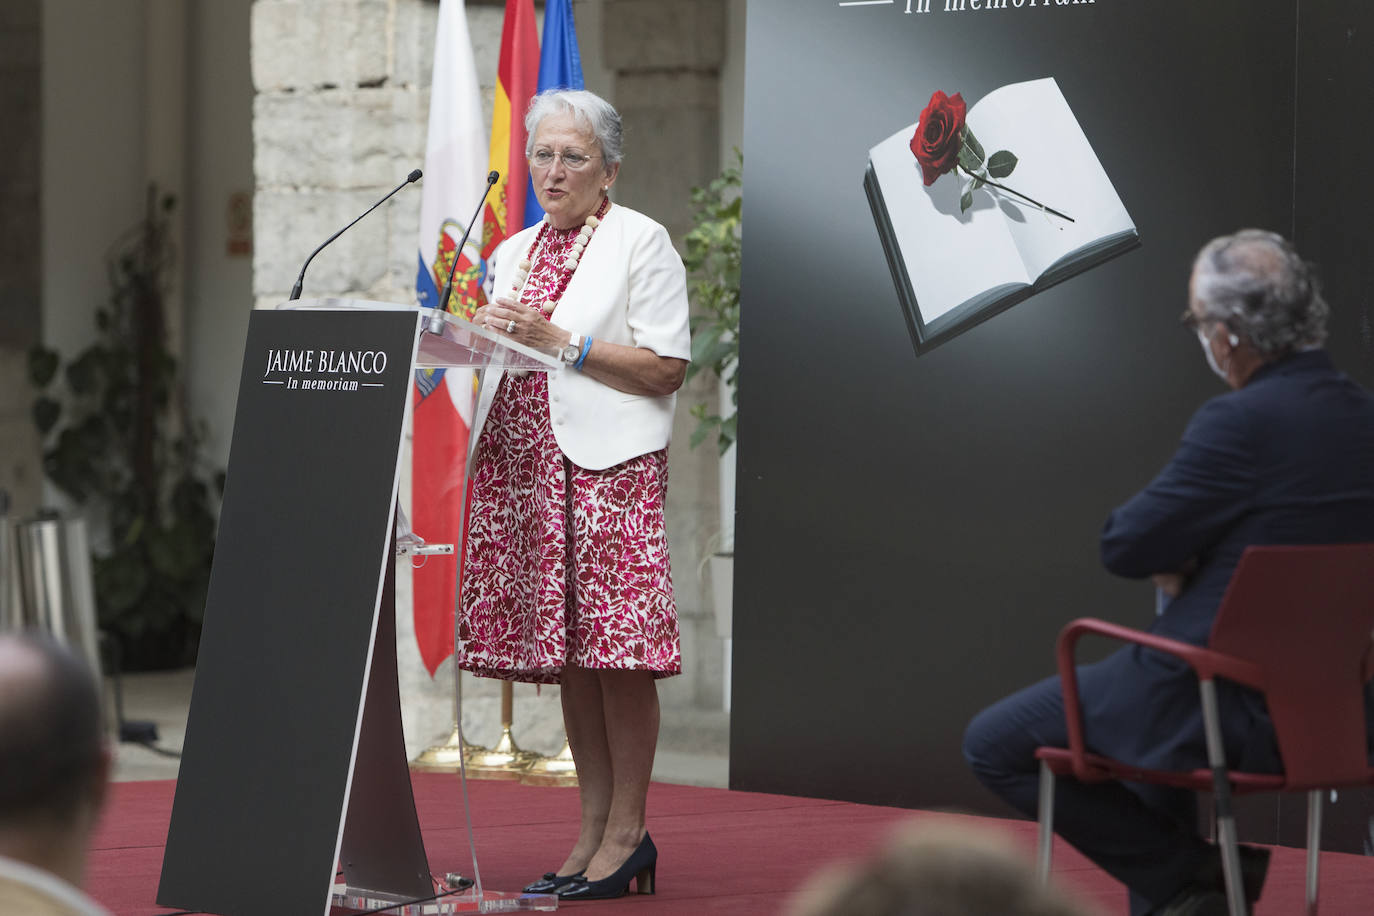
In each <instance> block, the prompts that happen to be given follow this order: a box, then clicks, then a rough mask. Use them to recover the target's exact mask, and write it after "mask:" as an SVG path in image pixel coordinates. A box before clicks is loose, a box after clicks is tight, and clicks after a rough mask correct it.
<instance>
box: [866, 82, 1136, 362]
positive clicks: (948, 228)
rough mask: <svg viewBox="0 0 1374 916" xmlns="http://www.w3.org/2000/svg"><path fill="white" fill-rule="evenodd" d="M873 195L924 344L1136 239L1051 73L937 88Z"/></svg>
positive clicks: (884, 148) (900, 287) (883, 153)
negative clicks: (995, 85)
mask: <svg viewBox="0 0 1374 916" xmlns="http://www.w3.org/2000/svg"><path fill="white" fill-rule="evenodd" d="M864 190H865V191H866V193H867V195H868V202H869V205H870V207H871V208H872V210H873V220H874V223H875V224H876V226H877V229H878V237H879V239H880V240H881V242H882V245H883V250H884V253H885V254H886V255H887V262H888V266H889V268H890V269H891V271H892V279H893V283H894V284H895V286H896V288H897V295H898V298H899V299H900V301H901V304H902V308H903V313H904V316H905V318H906V321H907V326H908V328H909V329H910V331H911V335H912V342H913V344H914V345H915V348H916V352H917V353H924V352H926V351H928V350H930V349H931V348H932V347H934V346H936V345H938V344H940V343H943V342H945V341H947V340H949V339H950V338H951V337H954V336H955V335H957V334H960V333H962V332H964V331H966V330H968V329H969V328H971V327H973V326H974V325H976V324H978V323H980V322H982V321H985V320H987V319H988V318H990V317H992V316H993V315H996V314H997V313H998V312H1001V311H1003V310H1005V309H1007V308H1010V307H1011V306H1013V305H1015V304H1016V303H1018V302H1021V301H1023V300H1025V299H1027V298H1029V297H1030V296H1033V295H1035V294H1036V293H1038V292H1041V291H1042V290H1045V289H1047V288H1049V287H1051V286H1053V285H1055V284H1056V283H1061V282H1063V281H1064V280H1066V279H1068V278H1069V277H1072V276H1074V275H1075V274H1079V273H1082V272H1083V271H1085V270H1088V269H1090V268H1092V267H1095V266H1096V265H1098V264H1101V263H1102V262H1104V261H1106V260H1108V259H1110V258H1113V257H1115V256H1117V255H1119V254H1122V253H1124V252H1126V251H1129V250H1130V249H1132V248H1134V247H1136V246H1137V245H1139V244H1140V237H1139V234H1138V233H1137V231H1136V228H1135V224H1134V223H1133V222H1132V221H1131V217H1130V214H1128V213H1127V212H1126V208H1125V206H1124V205H1123V204H1122V202H1121V198H1120V197H1119V196H1118V195H1117V193H1116V189H1115V188H1114V187H1113V186H1112V182H1111V180H1110V179H1109V178H1108V177H1107V173H1106V172H1105V171H1104V170H1103V168H1102V164H1101V163H1100V162H1099V161H1098V159H1097V156H1096V154H1094V153H1093V149H1092V146H1091V145H1090V144H1089V143H1088V138H1087V137H1086V136H1085V135H1084V133H1083V129H1082V128H1081V127H1080V126H1079V124H1078V120H1077V119H1076V118H1075V117H1074V115H1073V112H1072V110H1070V108H1069V105H1068V102H1067V101H1065V99H1064V96H1063V93H1061V92H1060V90H1059V85H1058V84H1057V83H1056V82H1055V81H1054V79H1053V78H1046V79H1038V80H1031V81H1029V82H1024V83H1012V84H1010V85H1007V86H1003V87H1001V88H1000V89H995V90H993V91H992V92H989V93H988V94H987V95H985V96H984V97H983V98H981V99H979V100H978V101H977V103H975V104H974V105H972V106H966V105H965V102H964V99H963V98H962V96H961V95H960V94H959V93H954V94H953V95H946V94H945V93H944V92H943V91H936V92H935V93H934V94H932V96H931V97H930V101H929V104H927V106H926V108H925V110H924V111H922V112H921V117H920V118H919V119H918V120H917V122H916V123H914V124H908V125H907V126H906V127H903V128H902V129H901V130H899V131H897V132H896V133H894V134H892V136H890V137H888V138H887V139H886V140H883V141H882V142H881V143H879V144H878V145H877V146H874V147H873V148H872V149H871V150H869V155H868V168H867V170H866V172H865V175H864Z"/></svg>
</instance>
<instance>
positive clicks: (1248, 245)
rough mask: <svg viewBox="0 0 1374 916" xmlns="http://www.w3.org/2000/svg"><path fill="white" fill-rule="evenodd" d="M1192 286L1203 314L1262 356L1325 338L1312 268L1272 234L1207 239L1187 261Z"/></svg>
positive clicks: (1326, 310)
mask: <svg viewBox="0 0 1374 916" xmlns="http://www.w3.org/2000/svg"><path fill="white" fill-rule="evenodd" d="M1193 284H1194V285H1193V294H1194V295H1195V296H1196V297H1197V299H1198V301H1199V302H1200V303H1201V305H1202V309H1203V312H1204V314H1205V315H1206V316H1207V317H1209V318H1213V319H1216V320H1217V321H1220V322H1222V323H1223V324H1225V325H1226V327H1228V328H1229V329H1230V330H1231V332H1232V333H1234V334H1239V335H1240V336H1242V337H1244V338H1245V339H1246V340H1248V341H1249V342H1250V345H1251V346H1253V347H1254V348H1255V349H1256V350H1258V351H1259V353H1260V355H1261V356H1263V357H1264V358H1265V359H1274V358H1276V357H1279V356H1283V355H1285V354H1287V353H1291V352H1292V351H1294V350H1297V349H1300V348H1302V347H1314V346H1321V345H1322V344H1323V343H1325V342H1326V318H1327V315H1328V314H1329V313H1330V309H1329V308H1327V305H1326V301H1325V300H1324V299H1322V295H1321V290H1320V288H1319V284H1318V282H1317V278H1316V276H1315V270H1314V268H1313V266H1312V265H1311V264H1308V263H1307V262H1306V261H1304V260H1303V259H1302V258H1301V257H1300V256H1299V255H1298V252H1297V250H1296V249H1295V248H1294V247H1293V246H1292V245H1291V244H1289V242H1288V241H1287V240H1286V239H1284V237H1283V236H1281V235H1279V234H1277V233H1274V232H1266V231H1264V230H1262V229H1242V230H1241V231H1239V232H1237V233H1235V234H1234V235H1224V236H1221V237H1220V238H1215V239H1213V240H1212V241H1210V242H1208V243H1207V244H1206V245H1204V246H1203V248H1202V251H1200V252H1199V253H1198V256H1197V260H1196V261H1195V262H1194V264H1193Z"/></svg>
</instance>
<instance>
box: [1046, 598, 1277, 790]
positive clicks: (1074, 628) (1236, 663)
mask: <svg viewBox="0 0 1374 916" xmlns="http://www.w3.org/2000/svg"><path fill="white" fill-rule="evenodd" d="M1087 635H1093V636H1105V637H1107V638H1108V639H1116V640H1118V641H1121V642H1128V643H1134V644H1135V645H1139V646H1144V647H1146V648H1148V649H1154V650H1156V651H1158V652H1163V653H1165V654H1167V655H1172V656H1174V657H1175V658H1179V659H1182V660H1183V661H1185V662H1187V663H1188V664H1189V665H1190V666H1191V667H1192V669H1193V671H1194V672H1195V673H1196V674H1197V676H1198V680H1199V681H1206V680H1212V679H1214V678H1216V677H1218V676H1220V677H1224V678H1226V679H1227V680H1230V681H1235V682H1236V683H1239V684H1242V685H1244V686H1246V687H1252V688H1254V689H1256V690H1263V689H1264V686H1265V684H1264V680H1265V679H1264V669H1262V668H1261V667H1260V666H1259V665H1256V664H1255V663H1253V662H1248V661H1245V660H1244V659H1240V658H1236V657H1235V656H1231V655H1223V654H1222V653H1220V652H1214V651H1212V650H1211V649H1207V648H1204V647H1202V646H1195V645H1192V644H1191V643H1186V642H1181V641H1179V640H1177V639H1169V638H1168V637H1166V636H1156V635H1154V634H1153V633H1146V632H1145V631H1143V630H1137V629H1134V628H1132V627H1123V626H1121V625H1119V624H1115V623H1109V622H1107V621H1105V620H1098V619H1096V618H1093V617H1080V618H1078V619H1077V620H1073V621H1070V622H1069V624H1068V625H1067V626H1065V627H1064V629H1063V630H1061V631H1060V633H1059V639H1058V641H1057V643H1056V645H1055V655H1056V658H1057V661H1058V666H1059V683H1060V689H1061V690H1062V691H1063V693H1064V719H1065V725H1066V726H1067V730H1068V735H1069V751H1070V752H1071V753H1072V755H1073V770H1074V775H1075V776H1077V777H1078V778H1080V779H1087V778H1088V776H1089V775H1090V772H1089V768H1088V766H1087V763H1086V761H1085V760H1084V756H1083V755H1084V754H1085V753H1086V746H1085V743H1084V738H1083V712H1082V705H1081V703H1080V702H1079V699H1078V673H1077V670H1076V668H1077V666H1076V664H1075V662H1074V653H1075V649H1076V648H1077V645H1078V640H1079V639H1081V638H1082V637H1083V636H1087Z"/></svg>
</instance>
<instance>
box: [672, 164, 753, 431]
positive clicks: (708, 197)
mask: <svg viewBox="0 0 1374 916" xmlns="http://www.w3.org/2000/svg"><path fill="white" fill-rule="evenodd" d="M743 165H744V161H743V158H742V157H741V156H740V153H739V150H735V165H733V166H730V167H728V168H726V169H725V170H724V171H722V172H721V174H720V175H719V176H718V177H717V178H715V179H714V180H712V181H711V183H710V184H709V185H707V186H706V187H704V188H693V189H692V203H693V204H694V205H695V206H696V214H695V216H694V217H693V226H692V230H691V231H690V232H688V233H687V237H686V245H687V254H686V256H685V257H684V258H683V259H682V260H683V263H684V264H685V265H686V267H687V278H688V279H687V293H688V296H689V297H690V298H691V300H692V307H693V310H694V312H695V314H694V315H693V316H692V363H691V365H690V366H688V367H687V379H688V380H689V381H690V380H691V379H692V378H693V377H694V376H695V375H696V374H697V373H699V372H703V371H706V372H710V373H711V374H713V375H715V376H716V377H717V378H718V379H720V382H721V385H722V389H723V393H724V397H723V398H722V399H721V400H722V405H720V406H719V407H715V406H713V405H710V404H707V403H706V402H701V403H698V404H695V405H693V406H692V416H694V417H696V418H697V427H696V429H695V430H694V431H693V432H692V438H691V445H692V447H693V448H695V447H697V446H698V445H700V444H701V443H702V442H704V441H706V439H707V438H708V437H709V436H710V435H711V434H712V433H714V434H715V438H716V446H717V448H718V449H719V450H720V454H721V455H724V454H725V453H726V452H727V451H729V449H730V446H731V445H733V444H734V442H735V410H736V408H737V406H738V404H739V391H738V376H737V372H738V369H739V281H740V256H741V250H742V249H741V246H740V228H741V225H742V224H741V219H740V215H741V201H742V198H741V197H740V186H741V183H740V181H741V180H740V170H741V168H742V167H743Z"/></svg>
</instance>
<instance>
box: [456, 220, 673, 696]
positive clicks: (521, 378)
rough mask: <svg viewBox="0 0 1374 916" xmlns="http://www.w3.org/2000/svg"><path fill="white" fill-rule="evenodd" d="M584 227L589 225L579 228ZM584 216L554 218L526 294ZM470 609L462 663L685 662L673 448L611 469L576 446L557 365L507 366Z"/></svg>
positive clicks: (480, 488) (478, 510) (486, 436)
mask: <svg viewBox="0 0 1374 916" xmlns="http://www.w3.org/2000/svg"><path fill="white" fill-rule="evenodd" d="M579 228H580V227H579ZM577 232H578V228H574V229H570V230H566V231H563V230H557V229H552V228H551V229H550V231H549V232H548V233H547V235H546V236H545V240H544V243H543V244H542V245H541V246H540V250H538V251H536V252H534V254H533V255H532V256H531V260H532V261H533V266H532V268H531V270H530V275H529V279H528V280H527V281H526V283H525V287H524V293H523V295H522V296H521V299H522V301H524V302H525V303H527V304H535V305H537V304H542V303H544V302H546V301H547V300H548V299H549V298H550V296H551V294H552V293H553V292H554V291H555V290H557V288H558V281H559V279H560V277H561V271H560V270H559V268H558V265H560V264H561V263H562V262H563V259H564V257H565V255H566V252H567V251H568V250H569V249H570V247H571V245H572V240H573V238H574V237H575V236H576V235H577ZM471 481H472V483H471V486H472V496H471V502H470V504H469V509H468V528H467V541H466V548H465V550H464V557H463V573H462V590H461V591H462V603H461V607H460V608H459V614H458V644H459V665H460V666H461V667H462V668H464V669H465V670H468V671H472V672H473V673H475V674H478V675H480V676H482V677H496V678H504V679H507V680H519V681H529V682H533V683H541V684H556V683H558V677H559V672H560V671H561V670H562V669H563V667H564V666H566V665H576V666H578V667H584V668H611V669H625V670H643V671H650V672H653V674H654V675H655V676H657V677H667V676H669V675H673V674H678V673H679V672H680V671H681V670H682V655H681V648H680V641H679V636H678V623H677V607H676V604H675V602H674V599H673V582H672V573H671V569H670V566H669V562H668V538H667V530H666V527H665V525H664V515H663V509H664V502H665V496H666V493H667V488H668V452H667V449H659V450H658V451H655V452H650V453H649V454H646V455H640V456H638V457H636V458H631V459H630V460H629V461H626V462H623V463H621V464H617V465H614V466H613V467H610V468H607V469H605V470H601V471H592V470H587V469H585V468H581V467H578V466H577V465H575V464H573V463H572V462H571V461H569V460H568V458H567V457H566V456H565V455H564V454H563V452H562V450H561V449H560V448H559V446H558V442H557V441H556V440H555V438H554V433H553V427H552V425H551V422H550V418H549V388H548V377H547V376H546V375H545V374H544V373H542V372H531V373H529V374H528V375H516V374H511V373H507V375H506V377H505V378H504V379H503V380H502V382H501V388H500V390H499V391H498V393H497V395H496V399H495V401H494V402H493V404H492V407H491V412H490V414H489V415H488V417H487V420H486V423H485V424H484V425H483V428H482V432H481V438H480V440H479V442H478V446H477V451H476V454H475V456H474V459H473V467H472V473H471Z"/></svg>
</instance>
